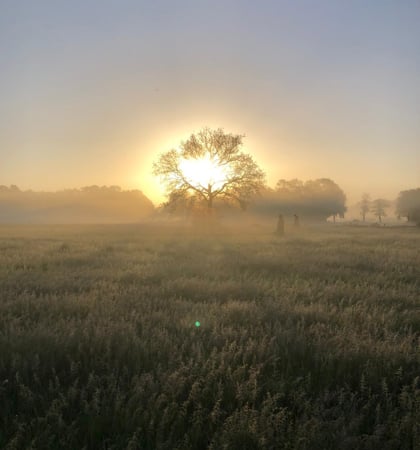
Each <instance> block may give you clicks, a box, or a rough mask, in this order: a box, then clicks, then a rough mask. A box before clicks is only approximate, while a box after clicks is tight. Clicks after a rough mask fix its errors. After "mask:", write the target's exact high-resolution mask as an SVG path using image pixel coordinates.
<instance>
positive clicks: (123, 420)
mask: <svg viewBox="0 0 420 450" xmlns="http://www.w3.org/2000/svg"><path fill="white" fill-rule="evenodd" d="M286 231H287V233H286V236H285V237H283V238H280V237H276V236H275V235H274V234H272V233H271V232H269V230H258V232H255V230H254V232H250V231H242V232H238V231H235V230H231V231H229V230H223V231H221V232H220V233H216V234H214V235H212V236H208V235H204V234H199V233H197V232H195V231H194V230H192V229H186V228H174V227H162V226H154V225H132V226H128V225H127V226H125V225H124V226H111V225H109V226H83V227H82V226H72V227H70V226H56V227H53V226H20V227H6V226H3V227H1V228H0V405H1V406H0V407H1V411H0V447H1V448H6V449H21V448H22V449H23V448H33V449H82V448H86V449H125V448H127V449H144V450H146V449H147V450H152V449H167V450H175V449H180V450H181V449H185V450H187V449H198V450H200V449H212V450H222V449H228V450H235V449H241V450H244V449H308V450H309V449H310V450H314V449H349V450H353V449H372V450H373V449H378V448H381V449H384V450H386V449H389V450H397V449H419V448H420V351H419V344H420V310H419V305H420V252H419V249H420V232H419V229H418V228H402V229H392V228H388V229H387V228H386V227H384V228H350V227H339V226H337V227H334V226H333V225H331V226H326V227H324V228H317V229H313V230H306V231H305V230H300V231H299V232H296V233H292V232H291V231H290V230H286ZM196 321H199V322H200V323H201V326H200V327H197V326H195V322H196Z"/></svg>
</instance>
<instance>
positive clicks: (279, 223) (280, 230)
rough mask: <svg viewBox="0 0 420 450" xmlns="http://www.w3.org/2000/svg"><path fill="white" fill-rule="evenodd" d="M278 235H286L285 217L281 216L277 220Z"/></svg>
mask: <svg viewBox="0 0 420 450" xmlns="http://www.w3.org/2000/svg"><path fill="white" fill-rule="evenodd" d="M276 233H277V234H278V235H279V236H283V235H284V219H283V215H282V214H279V218H278V219H277V231H276Z"/></svg>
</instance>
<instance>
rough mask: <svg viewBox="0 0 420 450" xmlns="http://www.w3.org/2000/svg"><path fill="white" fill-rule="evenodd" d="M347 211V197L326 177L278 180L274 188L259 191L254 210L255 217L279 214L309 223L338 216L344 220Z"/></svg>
mask: <svg viewBox="0 0 420 450" xmlns="http://www.w3.org/2000/svg"><path fill="white" fill-rule="evenodd" d="M346 209H347V208H346V195H345V194H344V192H343V191H342V189H341V188H340V187H339V186H338V185H337V184H336V183H335V182H334V181H332V180H330V179H329V178H319V179H317V180H308V181H306V182H303V181H301V180H298V179H296V178H295V179H293V180H283V179H282V180H279V181H278V182H277V184H276V187H275V189H270V188H265V189H264V190H263V191H262V192H261V196H260V198H259V199H258V200H257V201H256V205H255V207H254V210H255V212H256V213H257V214H263V215H273V214H275V213H276V212H278V211H281V212H282V213H283V214H286V215H293V214H299V215H300V216H302V217H304V218H309V219H310V220H326V219H327V218H328V217H331V216H332V217H335V216H337V215H338V216H340V217H343V216H344V213H345V212H346Z"/></svg>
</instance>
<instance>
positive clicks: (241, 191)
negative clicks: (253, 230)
mask: <svg viewBox="0 0 420 450" xmlns="http://www.w3.org/2000/svg"><path fill="white" fill-rule="evenodd" d="M243 137H244V136H242V135H234V134H227V133H225V132H224V131H223V129H221V128H219V129H217V130H211V129H209V128H203V129H202V130H201V131H199V132H198V133H196V134H192V135H191V136H190V138H189V139H188V140H187V141H185V142H181V144H180V147H179V149H172V150H169V151H168V152H166V153H163V154H161V155H160V157H159V159H158V160H157V161H156V162H155V163H154V164H153V173H154V174H155V175H157V176H159V177H160V179H161V181H162V182H163V183H164V185H165V187H166V191H167V195H168V198H169V201H171V200H172V201H173V200H174V199H177V198H185V197H186V196H188V197H190V198H193V199H195V200H198V201H199V202H201V203H204V204H205V205H206V206H207V208H208V210H211V209H212V208H213V206H214V200H215V199H217V198H219V199H222V200H224V201H227V202H233V203H236V204H237V205H239V206H240V207H241V208H245V206H246V205H247V204H248V203H249V201H250V200H251V199H252V197H253V196H255V195H256V194H257V193H258V192H259V191H260V190H261V188H262V187H263V186H264V181H265V174H264V172H263V171H262V170H261V169H260V168H259V167H258V165H257V163H256V162H255V161H254V160H253V158H252V157H251V156H250V155H248V154H245V153H243V152H241V147H242V139H243Z"/></svg>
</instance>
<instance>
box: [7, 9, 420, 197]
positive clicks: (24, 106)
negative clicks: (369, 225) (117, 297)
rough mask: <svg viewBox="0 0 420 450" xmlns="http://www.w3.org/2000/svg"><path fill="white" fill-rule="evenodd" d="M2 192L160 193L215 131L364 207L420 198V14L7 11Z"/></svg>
mask: <svg viewBox="0 0 420 450" xmlns="http://www.w3.org/2000/svg"><path fill="white" fill-rule="evenodd" d="M0 67H1V70H0V99H1V100H0V156H1V161H0V184H17V185H18V186H20V187H21V188H24V189H28V188H32V189H47V190H49V189H61V188H65V187H80V186H84V185H90V184H100V185H102V184H119V185H121V186H122V187H126V188H127V187H130V188H140V189H143V190H144V192H145V193H146V194H148V195H149V196H150V197H151V198H152V199H153V200H158V199H159V194H158V191H159V188H158V184H157V183H156V181H155V180H154V179H153V177H152V175H151V174H150V171H151V163H152V161H153V160H154V159H156V156H157V154H158V153H159V152H162V151H165V150H168V149H169V148H171V147H173V146H176V145H177V144H178V143H179V141H180V140H181V139H182V138H185V137H187V136H188V135H189V134H190V133H191V132H194V131H197V130H199V129H200V128H201V127H203V126H205V125H208V126H211V127H219V126H221V127H223V128H225V130H226V131H229V132H235V133H244V134H246V136H247V138H246V139H245V144H246V150H247V151H249V152H251V153H252V154H253V155H254V156H255V158H256V160H257V161H258V162H259V163H260V165H261V166H262V167H263V168H264V169H265V170H266V171H267V173H268V180H269V182H270V184H272V185H274V184H275V182H276V181H277V179H279V178H296V177H297V178H302V179H308V178H319V177H330V178H332V179H333V180H335V181H336V182H337V183H338V184H339V185H340V186H341V187H342V188H343V189H344V190H345V191H346V192H347V193H348V195H349V197H350V200H351V201H357V199H358V196H359V195H360V194H361V192H363V191H368V192H370V193H371V194H372V196H374V197H376V196H379V195H381V196H387V197H389V198H393V197H395V196H396V195H397V194H398V192H399V191H400V190H401V189H407V188H414V187H418V186H420V1H419V0H401V1H397V0H392V1H391V0H342V1H340V0H329V1H323V0H317V1H316V0H313V1H309V0H305V1H299V0H289V1H280V0H277V1H274V0H273V1H264V0H262V1H260V2H257V1H255V0H253V1H247V0H241V1H240V0H236V1H229V0H224V1H219V0H209V1H204V0H191V1H186V0H178V1H177V0H167V1H161V0H160V1H159V0H157V1H156V0H154V1H152V0H149V1H140V0H136V1H134V0H132V1H129V0H112V1H111V0H83V1H82V0H72V1H68V0H67V1H64V0H62V1H60V0H48V1H47V0H38V1H33V0H1V1H0Z"/></svg>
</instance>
